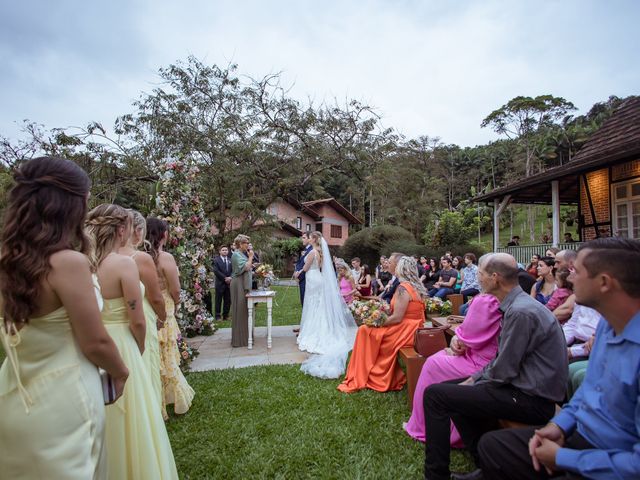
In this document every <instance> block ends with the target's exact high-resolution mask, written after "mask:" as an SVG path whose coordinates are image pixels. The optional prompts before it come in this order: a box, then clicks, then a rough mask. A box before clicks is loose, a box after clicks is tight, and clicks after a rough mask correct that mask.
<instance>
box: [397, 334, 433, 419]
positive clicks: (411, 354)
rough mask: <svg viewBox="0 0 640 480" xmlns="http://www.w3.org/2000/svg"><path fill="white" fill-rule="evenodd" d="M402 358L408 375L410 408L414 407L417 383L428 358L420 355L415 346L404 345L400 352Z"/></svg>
mask: <svg viewBox="0 0 640 480" xmlns="http://www.w3.org/2000/svg"><path fill="white" fill-rule="evenodd" d="M398 356H399V357H400V360H401V361H402V363H403V364H404V366H405V369H406V375H407V400H408V402H409V410H411V408H412V407H413V394H414V393H415V391H416V384H417V383H418V378H420V372H421V371H422V366H423V365H424V362H425V361H426V360H427V359H426V358H425V357H423V356H421V355H418V352H416V351H415V349H414V348H413V347H402V348H401V349H400V351H399V352H398Z"/></svg>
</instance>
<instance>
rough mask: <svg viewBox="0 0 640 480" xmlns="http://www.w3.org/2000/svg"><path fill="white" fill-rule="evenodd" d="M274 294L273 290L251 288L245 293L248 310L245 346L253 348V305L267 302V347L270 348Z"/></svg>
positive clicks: (254, 314) (254, 313)
mask: <svg viewBox="0 0 640 480" xmlns="http://www.w3.org/2000/svg"><path fill="white" fill-rule="evenodd" d="M275 296H276V292H274V291H273V290H251V291H250V292H249V293H247V294H246V297H247V309H248V310H249V342H248V344H247V348H248V349H249V350H251V349H253V325H254V324H255V316H256V311H255V305H256V304H257V303H266V304H267V348H271V324H272V318H271V312H272V310H273V297H275Z"/></svg>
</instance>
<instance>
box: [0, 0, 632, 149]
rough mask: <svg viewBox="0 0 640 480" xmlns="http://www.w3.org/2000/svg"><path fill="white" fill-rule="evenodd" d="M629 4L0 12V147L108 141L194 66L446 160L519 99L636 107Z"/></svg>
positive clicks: (251, 5) (40, 5)
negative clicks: (351, 109)
mask: <svg viewBox="0 0 640 480" xmlns="http://www.w3.org/2000/svg"><path fill="white" fill-rule="evenodd" d="M639 20H640V2H639V1H635V0H611V1H604V0H601V1H598V0H556V1H553V0H548V1H543V0H530V1H525V0H468V1H465V0H438V1H436V0H423V1H417V0H416V1H409V0H404V1H403V0H396V1H392V0H388V1H382V0H380V1H375V0H362V1H355V0H354V1H348V0H343V1H334V0H323V1H315V2H313V1H310V0H298V1H295V0H291V1H278V0H270V1H250V0H247V1H235V2H232V1H224V2H223V1H216V0H183V1H182V2H176V1H168V0H153V1H151V0H149V1H146V0H145V1H142V0H131V1H126V0H111V1H108V2H86V1H84V2H81V1H71V0H56V1H50V0H40V1H35V0H21V1H19V2H15V1H14V2H12V1H4V2H2V3H0V135H1V136H5V137H8V138H9V139H11V140H15V139H18V138H21V137H22V133H21V131H20V129H21V124H22V121H23V120H24V119H28V120H30V121H35V122H38V123H41V124H43V125H45V127H47V128H53V127H70V126H83V125H86V124H88V123H89V122H91V121H98V122H100V123H102V124H103V125H104V126H105V127H107V129H108V130H112V129H113V124H114V121H115V119H116V118H117V117H118V116H120V115H123V114H126V113H132V112H134V111H135V109H134V107H133V106H132V103H133V101H135V99H137V98H138V97H139V96H140V95H141V94H142V93H144V92H151V91H152V89H153V88H155V87H157V86H158V85H159V80H160V79H159V76H158V69H159V68H161V67H166V66H168V65H170V64H173V63H175V62H176V61H179V60H186V58H187V56H189V55H194V56H195V57H197V58H198V59H200V60H202V61H203V62H205V63H207V64H216V65H218V66H221V67H225V66H228V65H229V64H231V63H234V64H237V65H238V73H239V74H241V75H246V76H248V77H251V78H262V77H264V76H265V75H268V74H273V73H278V72H281V75H282V77H281V78H282V84H283V85H284V86H287V87H290V95H291V96H293V97H294V98H296V99H298V100H300V101H301V102H306V101H308V100H309V99H311V100H313V102H314V103H316V104H318V103H322V102H327V103H334V102H336V101H337V102H338V104H341V105H344V104H345V103H346V101H347V100H348V99H356V100H359V101H361V102H364V103H365V104H368V105H370V106H373V107H374V108H375V111H376V112H377V113H378V114H379V115H380V116H381V117H382V119H381V124H382V126H384V127H391V128H394V129H395V130H396V131H398V132H399V133H401V134H403V135H405V136H406V137H408V138H416V137H418V136H421V135H428V136H429V137H440V139H441V141H442V142H444V143H455V144H458V145H460V146H474V145H478V144H484V143H487V142H488V141H491V140H494V139H496V138H498V136H497V135H496V134H495V133H494V132H492V131H491V130H490V129H489V128H484V129H483V128H481V127H480V123H481V122H482V120H483V118H485V117H486V116H487V115H488V114H489V113H491V112H492V111H493V110H495V109H497V108H499V107H500V106H502V105H504V104H505V103H507V102H508V101H509V100H510V99H511V98H513V97H516V96H518V95H525V96H536V95H543V94H552V95H555V96H561V97H564V98H565V99H567V100H569V101H571V102H573V103H574V104H575V106H576V107H577V108H578V111H577V113H578V114H580V113H585V112H586V111H588V109H589V108H590V107H591V106H592V105H593V104H594V103H596V102H599V101H603V100H606V99H607V98H608V97H609V96H610V95H617V96H620V97H624V96H628V95H637V94H640V61H639V60H640V54H639V52H640V48H639V47H640V29H638V28H637V23H638V21H639Z"/></svg>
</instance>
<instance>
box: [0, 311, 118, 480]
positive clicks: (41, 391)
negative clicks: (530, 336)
mask: <svg viewBox="0 0 640 480" xmlns="http://www.w3.org/2000/svg"><path fill="white" fill-rule="evenodd" d="M0 324H1V325H2V327H1V328H0V337H1V339H2V345H3V348H4V350H5V352H6V354H7V358H6V359H5V360H4V363H3V364H2V367H1V368H0V478H11V479H14V480H15V479H25V480H26V479H28V480H33V479H53V478H64V479H78V480H80V479H91V478H93V479H104V478H106V469H107V462H106V455H105V449H104V443H103V439H104V421H105V408H104V401H103V398H102V387H101V384H100V376H99V375H98V369H97V368H96V366H95V365H94V364H92V363H91V362H90V361H89V360H88V359H87V358H86V357H85V356H84V354H83V353H82V352H81V351H80V348H79V347H78V344H77V343H76V341H75V338H74V336H73V334H72V332H71V324H70V323H69V316H68V314H67V311H66V310H65V308H64V307H60V308H58V309H57V310H55V311H53V312H51V313H49V314H47V315H44V316H41V317H36V318H32V319H30V320H29V323H28V324H27V325H25V326H24V327H23V328H22V329H21V330H20V331H19V332H15V331H13V328H11V330H10V332H11V335H8V334H7V332H6V331H5V327H4V320H3V319H1V318H0Z"/></svg>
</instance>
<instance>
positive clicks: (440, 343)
mask: <svg viewBox="0 0 640 480" xmlns="http://www.w3.org/2000/svg"><path fill="white" fill-rule="evenodd" d="M447 328H449V325H444V326H442V327H429V328H419V329H417V330H416V332H415V333H414V334H413V348H414V350H415V351H416V353H417V354H418V355H420V356H422V357H425V358H427V357H430V356H431V355H433V354H434V353H437V352H439V351H440V350H444V349H445V348H447V340H446V338H445V336H444V331H445V330H446V329H447Z"/></svg>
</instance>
